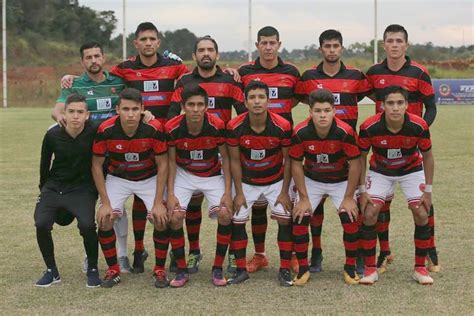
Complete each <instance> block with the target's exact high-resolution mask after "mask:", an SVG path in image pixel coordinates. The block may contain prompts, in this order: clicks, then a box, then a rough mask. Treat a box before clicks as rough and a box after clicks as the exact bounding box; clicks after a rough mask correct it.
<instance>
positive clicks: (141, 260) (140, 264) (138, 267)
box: [131, 250, 148, 273]
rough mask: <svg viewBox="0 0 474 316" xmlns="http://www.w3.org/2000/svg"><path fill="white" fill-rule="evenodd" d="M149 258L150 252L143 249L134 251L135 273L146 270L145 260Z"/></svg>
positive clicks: (133, 270)
mask: <svg viewBox="0 0 474 316" xmlns="http://www.w3.org/2000/svg"><path fill="white" fill-rule="evenodd" d="M147 258H148V252H147V251H146V250H143V251H134V252H133V269H132V270H131V271H132V272H133V273H143V272H145V261H146V259H147Z"/></svg>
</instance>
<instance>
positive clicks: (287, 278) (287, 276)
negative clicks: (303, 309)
mask: <svg viewBox="0 0 474 316" xmlns="http://www.w3.org/2000/svg"><path fill="white" fill-rule="evenodd" d="M278 281H280V285H281V286H284V287H290V286H293V281H292V280H291V272H290V270H288V269H280V272H278Z"/></svg>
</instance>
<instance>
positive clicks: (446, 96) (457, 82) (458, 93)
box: [433, 79, 474, 105]
mask: <svg viewBox="0 0 474 316" xmlns="http://www.w3.org/2000/svg"><path fill="white" fill-rule="evenodd" d="M433 87H434V90H435V100H436V104H437V105H464V104H472V105H474V79H433Z"/></svg>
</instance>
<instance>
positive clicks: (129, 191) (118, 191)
mask: <svg viewBox="0 0 474 316" xmlns="http://www.w3.org/2000/svg"><path fill="white" fill-rule="evenodd" d="M105 188H106V190H107V195H108V196H109V200H110V205H111V206H112V210H113V212H114V214H115V215H117V216H119V217H122V215H123V212H124V209H125V202H126V201H127V199H128V198H129V197H130V195H133V194H135V195H136V196H138V197H139V198H140V199H142V200H143V203H145V206H146V209H147V211H148V214H150V212H151V209H152V208H153V202H154V200H155V194H156V176H153V177H151V178H149V179H146V180H142V181H129V180H125V179H122V178H119V177H115V176H112V175H110V174H108V175H107V177H106V179H105Z"/></svg>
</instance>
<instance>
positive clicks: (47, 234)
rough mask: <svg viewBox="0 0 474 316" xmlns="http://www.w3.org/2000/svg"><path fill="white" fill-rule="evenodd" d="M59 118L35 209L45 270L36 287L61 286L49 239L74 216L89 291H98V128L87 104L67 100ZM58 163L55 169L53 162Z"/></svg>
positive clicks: (46, 146)
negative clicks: (94, 168)
mask: <svg viewBox="0 0 474 316" xmlns="http://www.w3.org/2000/svg"><path fill="white" fill-rule="evenodd" d="M63 110H64V113H61V120H60V121H61V123H62V125H63V126H61V125H59V124H57V125H54V126H53V127H51V128H50V129H49V130H48V131H47V133H46V135H45V136H44V140H43V145H42V148H41V163H40V184H39V188H40V190H41V193H40V195H39V197H38V201H37V203H36V209H35V226H36V239H37V240H38V246H39V248H40V250H41V254H42V255H43V259H44V262H45V264H46V267H47V270H46V272H45V273H44V275H43V277H42V278H41V279H40V280H38V282H36V286H39V287H48V286H50V285H52V284H55V283H58V282H61V278H60V276H59V272H58V268H57V266H56V260H55V257H54V244H53V238H52V236H51V230H52V229H53V224H54V221H55V220H56V217H57V213H58V212H59V211H63V212H64V211H66V212H67V213H68V214H72V216H73V218H74V217H76V218H77V221H78V228H79V231H80V233H81V236H82V238H83V240H84V248H85V251H86V254H87V260H88V269H87V287H97V286H100V284H101V281H100V279H99V272H98V270H97V257H98V243H97V232H96V225H95V222H94V214H95V203H96V201H97V191H96V190H95V187H94V182H93V180H92V174H91V159H92V142H93V140H94V136H95V132H96V129H97V126H93V125H92V124H91V123H90V122H87V119H88V118H89V112H88V111H87V104H86V99H85V98H84V97H83V96H81V95H78V94H71V95H69V96H68V97H67V98H66V100H65V104H64V107H63ZM53 156H54V159H53V161H52V164H51V159H52V157H53Z"/></svg>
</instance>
